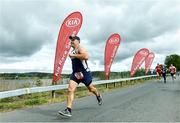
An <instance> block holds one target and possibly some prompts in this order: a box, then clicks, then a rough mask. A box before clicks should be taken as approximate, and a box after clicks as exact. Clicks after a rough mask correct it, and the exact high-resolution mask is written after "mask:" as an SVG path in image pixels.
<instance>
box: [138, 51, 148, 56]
mask: <svg viewBox="0 0 180 123" xmlns="http://www.w3.org/2000/svg"><path fill="white" fill-rule="evenodd" d="M139 54H141V55H142V56H147V55H148V53H147V52H146V51H140V52H139Z"/></svg>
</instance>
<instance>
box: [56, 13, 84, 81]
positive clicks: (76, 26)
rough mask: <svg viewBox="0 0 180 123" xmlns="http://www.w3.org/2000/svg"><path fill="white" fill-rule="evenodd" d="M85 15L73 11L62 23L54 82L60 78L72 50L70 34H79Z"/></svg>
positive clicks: (57, 46) (57, 47)
mask: <svg viewBox="0 0 180 123" xmlns="http://www.w3.org/2000/svg"><path fill="white" fill-rule="evenodd" d="M82 21H83V17H82V14H81V13H80V12H74V13H71V14H70V15H69V16H68V17H66V18H65V20H64V22H63V24H62V25H61V28H60V31H59V35H58V39H57V45H56V54H55V60H54V73H53V83H56V82H57V81H58V80H60V75H61V72H62V68H63V65H64V62H65V60H66V58H67V56H68V53H69V50H70V47H71V46H70V41H69V36H70V35H72V34H73V35H77V33H78V32H79V30H80V28H81V25H82Z"/></svg>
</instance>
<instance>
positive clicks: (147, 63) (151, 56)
mask: <svg viewBox="0 0 180 123" xmlns="http://www.w3.org/2000/svg"><path fill="white" fill-rule="evenodd" d="M154 57H155V55H154V53H153V52H151V53H149V55H148V56H147V58H146V59H145V74H147V73H148V71H149V69H150V67H151V65H152V62H153V60H154Z"/></svg>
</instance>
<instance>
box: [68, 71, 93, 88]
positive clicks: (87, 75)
mask: <svg viewBox="0 0 180 123" xmlns="http://www.w3.org/2000/svg"><path fill="white" fill-rule="evenodd" d="M82 74H83V79H77V78H76V76H75V72H73V73H72V74H71V76H70V80H73V81H75V82H76V83H78V84H79V83H81V82H82V83H84V84H85V85H86V87H88V86H89V85H90V84H91V83H92V74H91V72H90V71H88V72H87V71H83V72H82Z"/></svg>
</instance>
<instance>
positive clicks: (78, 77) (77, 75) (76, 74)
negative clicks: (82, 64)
mask: <svg viewBox="0 0 180 123" xmlns="http://www.w3.org/2000/svg"><path fill="white" fill-rule="evenodd" d="M74 76H75V77H76V78H77V79H83V78H84V75H83V73H82V72H76V73H74Z"/></svg>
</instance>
